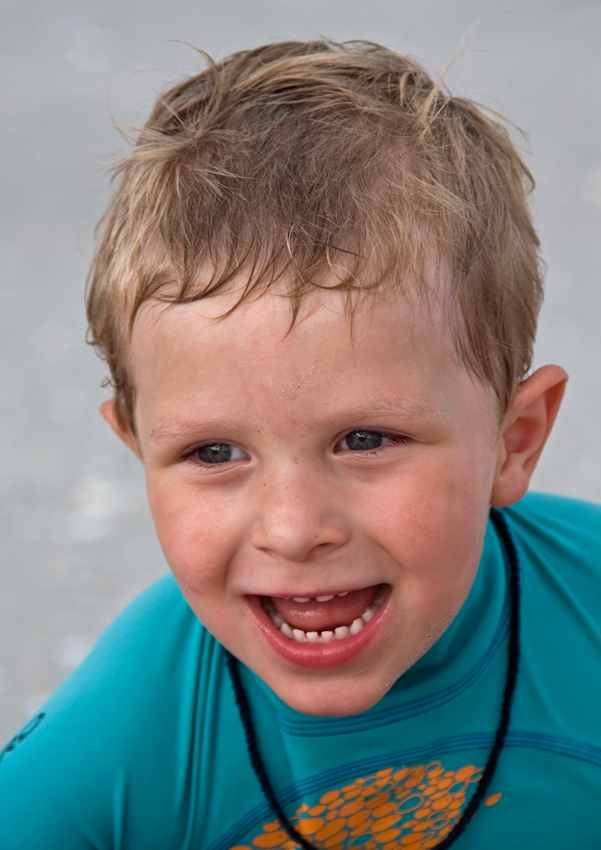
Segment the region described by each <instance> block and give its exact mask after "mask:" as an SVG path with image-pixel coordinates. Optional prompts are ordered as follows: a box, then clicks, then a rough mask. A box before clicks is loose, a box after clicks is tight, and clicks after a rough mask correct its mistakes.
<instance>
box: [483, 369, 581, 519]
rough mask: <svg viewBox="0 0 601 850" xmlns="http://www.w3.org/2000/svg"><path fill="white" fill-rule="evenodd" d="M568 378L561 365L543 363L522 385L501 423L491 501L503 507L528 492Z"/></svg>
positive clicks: (511, 503)
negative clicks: (544, 364)
mask: <svg viewBox="0 0 601 850" xmlns="http://www.w3.org/2000/svg"><path fill="white" fill-rule="evenodd" d="M567 380H568V375H567V373H566V372H565V371H564V370H563V369H562V368H561V366H543V367H542V368H540V369H537V371H536V372H534V374H533V375H531V376H530V377H529V378H527V379H526V380H525V381H524V382H523V383H521V384H520V385H519V387H518V389H517V392H516V394H515V396H514V399H513V402H512V404H511V406H510V408H509V410H508V411H507V414H506V416H505V418H504V420H503V425H502V427H501V434H500V437H499V457H498V461H497V469H496V472H495V478H494V483H493V487H492V493H491V499H490V502H491V505H495V506H496V507H499V508H504V507H506V506H507V505H513V504H514V503H515V502H517V501H519V500H520V499H521V498H522V496H523V495H524V494H525V492H526V490H527V489H528V485H529V484H530V479H531V477H532V473H533V472H534V470H535V468H536V464H537V463H538V459H539V457H540V456H541V453H542V450H543V448H544V446H545V443H546V442H547V438H548V436H549V434H550V433H551V429H552V427H553V423H554V422H555V418H556V416H557V414H558V412H559V408H560V405H561V401H562V399H563V394H564V392H565V388H566V383H567Z"/></svg>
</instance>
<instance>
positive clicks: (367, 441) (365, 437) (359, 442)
mask: <svg viewBox="0 0 601 850" xmlns="http://www.w3.org/2000/svg"><path fill="white" fill-rule="evenodd" d="M390 440H391V438H390V437H389V436H387V435H386V434H379V433H378V432H377V431H351V432H350V434H347V435H346V437H345V438H344V440H342V441H341V443H340V447H341V448H342V449H347V450H350V451H352V452H369V451H374V449H379V448H380V447H381V446H383V445H384V444H385V443H387V442H390Z"/></svg>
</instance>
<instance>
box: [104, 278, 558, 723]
mask: <svg viewBox="0 0 601 850" xmlns="http://www.w3.org/2000/svg"><path fill="white" fill-rule="evenodd" d="M228 304H229V302H228V296H220V297H218V298H215V299H211V300H210V301H200V302H196V303H192V304H186V305H181V306H177V307H174V308H171V309H166V308H165V307H164V306H162V305H160V304H156V303H155V304H152V303H151V304H148V305H146V306H145V307H144V308H143V309H142V311H141V312H140V314H139V316H138V317H137V319H136V323H135V326H134V331H133V339H132V345H131V364H132V370H133V379H134V384H135V387H136V404H135V422H136V435H134V434H133V432H132V431H130V430H123V429H121V428H120V427H119V425H118V422H117V419H116V416H115V409H114V405H113V402H111V401H107V402H105V403H104V404H103V406H102V408H101V411H102V414H103V416H104V417H105V419H106V420H107V421H108V422H109V423H110V424H111V425H112V427H113V428H114V430H115V431H116V433H117V434H118V435H119V436H120V437H121V438H122V439H123V440H124V441H125V442H126V443H127V445H128V446H129V447H130V448H131V449H132V450H133V451H134V452H135V453H136V454H137V455H138V457H139V458H140V459H141V460H142V463H143V464H144V468H145V472H146V479H147V486H148V496H149V501H150V507H151V511H152V514H153V518H154V521H155V524H156V528H157V532H158V535H159V539H160V542H161V545H162V547H163V551H164V553H165V557H166V559H167V561H168V563H169V565H170V567H171V569H172V571H173V573H174V575H175V578H176V580H177V581H178V583H179V585H180V587H181V589H182V592H183V594H184V596H185V597H186V599H187V601H188V603H189V604H190V606H191V608H192V609H193V611H194V612H195V613H196V614H197V616H198V617H199V619H200V620H201V621H202V622H203V623H204V624H205V625H206V627H207V628H208V629H209V631H210V632H211V633H212V634H213V635H214V636H215V637H216V638H217V639H218V640H219V641H220V642H221V643H222V644H223V645H224V646H225V647H227V648H228V649H229V650H230V651H231V652H232V653H233V654H234V655H236V656H237V657H238V658H239V659H240V660H241V661H242V662H243V663H244V664H246V665H247V666H248V667H250V668H251V669H252V670H254V671H255V672H256V673H257V674H258V675H259V676H260V677H261V678H262V679H263V680H264V681H265V682H266V683H267V684H268V685H269V686H270V687H271V688H272V689H273V690H274V691H275V693H276V694H278V696H280V697H281V698H282V699H283V700H284V701H285V702H286V703H287V704H288V705H290V706H292V707H293V708H294V709H296V710H298V711H301V712H304V713H306V714H312V715H329V716H339V715H350V714H355V713H358V712H361V711H365V710H367V709H368V708H370V707H371V706H373V705H374V704H375V703H377V702H378V701H379V700H380V699H381V697H382V696H383V695H384V694H385V693H386V692H387V690H388V689H389V688H390V687H391V686H392V684H393V683H394V682H395V681H396V680H397V679H398V677H399V676H400V675H402V673H404V672H405V671H406V670H407V669H408V668H409V667H410V666H411V665H412V664H414V663H415V661H416V660H417V659H418V658H420V657H421V656H422V655H423V654H424V653H425V652H426V651H427V650H428V649H429V648H430V646H432V644H433V643H434V642H435V641H436V640H437V639H438V637H440V635H441V634H442V633H443V632H444V630H445V629H446V628H447V627H448V626H449V624H450V623H451V622H452V620H453V618H454V617H455V615H456V614H457V612H458V611H459V609H460V608H461V605H462V604H463V602H464V601H465V598H466V596H467V594H468V593H469V590H470V587H471V585H472V582H473V580H474V577H475V574H476V571H477V568H478V563H479V560H480V556H481V552H482V545H483V539H484V532H485V526H486V521H487V516H488V511H489V506H490V505H491V504H493V505H497V506H505V505H510V504H513V503H514V502H516V501H517V500H519V499H520V498H521V497H522V496H523V495H524V493H525V492H526V489H527V487H528V483H529V481H530V477H531V475H532V472H533V471H534V468H535V466H536V463H537V461H538V458H539V457H540V454H541V452H542V449H543V446H544V444H545V441H546V439H547V437H548V435H549V432H550V430H551V427H552V425H553V422H554V419H555V416H556V414H557V411H558V409H559V406H560V403H561V399H562V396H563V391H564V387H565V382H566V380H567V375H566V374H565V372H564V371H563V370H562V369H561V368H560V367H558V366H545V367H543V368H541V369H539V370H538V371H537V372H535V373H534V374H533V375H532V376H531V377H529V378H528V379H527V380H526V381H524V382H523V383H522V384H521V385H520V387H519V388H518V389H517V391H516V394H515V397H514V400H513V403H512V405H511V407H510V409H509V411H508V412H507V414H506V416H505V417H504V419H503V421H502V423H501V424H499V420H498V412H497V409H496V406H495V403H494V401H493V398H492V395H491V392H490V390H489V388H488V387H485V386H483V385H482V384H481V383H479V382H478V381H477V380H475V379H474V378H473V376H472V375H471V374H470V373H468V372H467V370H466V369H465V368H464V367H463V366H462V365H460V364H459V363H458V362H457V359H456V357H455V356H454V352H453V346H452V343H451V341H450V339H449V338H448V337H447V335H446V334H445V333H444V332H442V331H441V322H440V321H439V319H440V317H438V319H437V317H436V316H432V315H425V314H422V313H420V312H419V311H418V312H417V313H416V312H415V311H410V310H409V309H408V307H407V305H406V303H405V302H403V301H402V300H400V299H396V300H394V301H393V300H391V299H389V300H383V299H382V300H379V301H376V300H374V301H373V302H372V303H370V306H369V309H367V310H366V311H358V313H357V314H356V316H355V320H354V325H353V333H352V336H351V333H350V324H349V320H348V317H347V316H346V315H345V312H344V309H343V306H342V302H341V300H340V298H339V296H338V295H337V294H336V293H335V292H324V293H322V294H321V295H320V296H319V302H315V303H313V304H311V305H310V307H311V309H309V308H308V307H307V305H304V306H303V311H302V312H301V316H300V318H299V321H297V322H296V324H295V326H294V327H293V328H292V330H291V331H290V332H288V331H289V323H290V314H289V308H288V305H287V302H286V300H285V299H283V298H281V297H279V296H277V295H275V294H267V295H264V296H262V297H261V298H259V299H257V300H256V301H254V302H247V303H244V304H242V305H241V306H239V307H238V308H237V309H236V310H234V312H233V313H231V315H229V316H228V317H227V318H226V319H223V320H222V321H214V320H213V317H215V316H217V315H220V314H222V313H223V312H224V310H225V309H226V308H227V307H228ZM338 594H344V595H342V596H339V595H338ZM378 594H379V595H378ZM330 596H332V597H333V599H329V598H327V597H330ZM318 597H319V598H321V601H318ZM307 599H308V600H309V601H308V602H306V601H302V600H307ZM374 599H375V600H376V602H377V601H378V599H379V600H380V602H379V604H378V605H373V603H374ZM295 600H297V601H295ZM298 600H301V601H298ZM366 606H367V607H366ZM370 606H372V607H375V609H376V610H375V613H373V614H372V616H371V617H369V619H368V621H367V622H366V623H363V624H362V625H361V626H360V627H359V626H356V628H357V629H359V631H358V632H357V633H356V634H352V633H350V632H349V635H348V636H346V635H343V632H344V627H345V626H350V625H351V623H352V622H355V620H357V619H361V612H362V611H363V612H364V611H365V610H367V608H369V607H370ZM272 609H274V610H275V613H273V610H272ZM278 615H279V616H280V617H281V618H282V619H283V620H284V621H286V622H287V623H288V625H289V626H290V628H291V629H296V630H297V632H298V634H297V635H296V637H292V638H289V637H286V635H285V634H283V633H282V631H281V629H280V628H279V626H278V625H277V624H278V622H279V620H278ZM336 628H341V629H342V632H341V635H343V636H342V637H338V636H336V634H335V629H336ZM330 632H332V633H334V637H332V638H327V639H326V637H324V635H327V634H329V633H330ZM303 636H304V637H303ZM307 636H309V637H307ZM315 636H316V637H315Z"/></svg>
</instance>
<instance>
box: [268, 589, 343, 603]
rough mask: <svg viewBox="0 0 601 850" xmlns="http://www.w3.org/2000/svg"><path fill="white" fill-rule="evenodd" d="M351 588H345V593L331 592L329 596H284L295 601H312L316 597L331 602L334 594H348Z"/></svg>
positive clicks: (319, 600)
mask: <svg viewBox="0 0 601 850" xmlns="http://www.w3.org/2000/svg"><path fill="white" fill-rule="evenodd" d="M349 593H350V590H345V591H344V592H343V593H331V594H330V595H329V596H284V599H292V601H293V602H311V600H312V599H316V600H317V601H318V602H329V601H330V599H333V598H334V596H348V594H349Z"/></svg>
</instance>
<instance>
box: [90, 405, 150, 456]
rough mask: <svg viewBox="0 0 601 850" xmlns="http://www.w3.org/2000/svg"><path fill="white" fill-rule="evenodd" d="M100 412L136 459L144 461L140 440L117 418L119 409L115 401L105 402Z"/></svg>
mask: <svg viewBox="0 0 601 850" xmlns="http://www.w3.org/2000/svg"><path fill="white" fill-rule="evenodd" d="M99 410H100V415H101V416H102V418H103V419H104V421H105V422H108V424H109V425H110V426H111V428H112V429H113V431H114V432H115V434H116V435H117V436H118V437H119V439H120V440H123V442H124V443H125V445H126V446H127V447H128V449H131V450H132V452H133V453H134V454H135V455H136V457H137V458H139V459H140V460H142V455H141V454H140V447H139V445H138V439H137V437H136V435H135V434H134V432H133V431H132V429H131V428H130V427H129V426H123V425H121V422H120V421H119V417H118V416H117V407H116V404H115V401H114V399H112V398H111V399H109V400H108V401H103V402H102V404H101V405H100V408H99ZM123 421H126V419H125V417H123Z"/></svg>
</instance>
